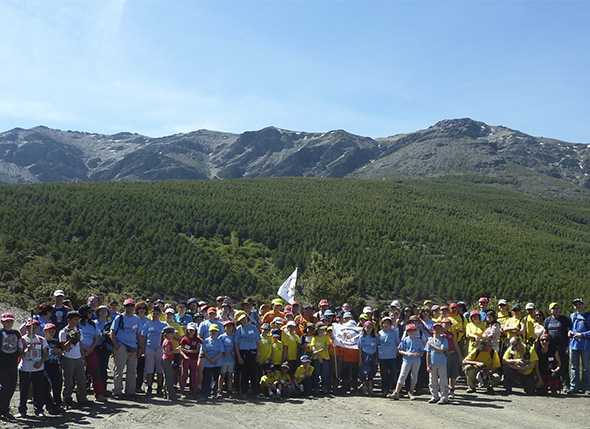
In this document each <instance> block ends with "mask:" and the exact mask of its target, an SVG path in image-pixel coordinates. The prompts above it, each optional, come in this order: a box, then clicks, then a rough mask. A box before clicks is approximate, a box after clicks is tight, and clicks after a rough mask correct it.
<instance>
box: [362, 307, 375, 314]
mask: <svg viewBox="0 0 590 429" xmlns="http://www.w3.org/2000/svg"><path fill="white" fill-rule="evenodd" d="M372 312H373V309H372V308H371V307H370V306H368V305H367V306H366V307H365V308H363V313H364V314H368V313H372Z"/></svg>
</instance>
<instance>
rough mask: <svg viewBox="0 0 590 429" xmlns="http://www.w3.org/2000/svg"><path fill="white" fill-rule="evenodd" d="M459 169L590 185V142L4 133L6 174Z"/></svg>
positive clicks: (492, 177)
mask: <svg viewBox="0 0 590 429" xmlns="http://www.w3.org/2000/svg"><path fill="white" fill-rule="evenodd" d="M273 176H277V177H280V176H317V177H356V178H366V179H382V178H407V177H441V176H460V177H469V178H472V179H473V178H477V180H480V181H484V182H493V183H500V184H508V185H510V186H512V187H515V188H520V189H525V190H533V191H535V192H558V193H559V192H562V191H563V190H564V189H568V190H570V191H571V190H572V189H574V190H575V192H584V193H585V192H586V191H583V190H584V189H587V190H588V189H590V145H586V144H581V143H568V142H564V141H560V140H556V139H551V138H545V137H533V136H531V135H528V134H525V133H522V132H520V131H516V130H512V129H509V128H506V127H503V126H492V125H488V124H485V123H483V122H479V121H474V120H472V119H469V118H464V119H448V120H442V121H440V122H437V123H436V124H434V125H432V126H430V127H428V128H426V129H424V130H419V131H416V132H413V133H408V134H398V135H393V136H390V137H384V138H376V139H374V138H370V137H363V136H359V135H355V134H351V133H348V132H346V131H344V130H334V131H329V132H325V133H309V132H298V131H289V130H284V129H280V128H276V127H267V128H263V129H261V130H258V131H247V132H244V133H242V134H232V133H225V132H217V131H209V130H198V131H193V132H188V133H180V134H174V135H170V136H166V137H158V138H151V137H147V136H144V135H140V134H136V133H130V132H121V133H117V134H112V135H105V134H96V133H87V132H79V131H62V130H57V129H51V128H47V127H44V126H38V127H35V128H30V129H22V128H14V129H12V130H9V131H5V132H3V133H0V182H9V183H33V182H77V181H122V180H148V181H151V180H191V179H229V178H250V177H273Z"/></svg>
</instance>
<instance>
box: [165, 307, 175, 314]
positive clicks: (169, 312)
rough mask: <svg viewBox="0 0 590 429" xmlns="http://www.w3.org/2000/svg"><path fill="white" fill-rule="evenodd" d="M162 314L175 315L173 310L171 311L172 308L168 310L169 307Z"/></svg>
mask: <svg viewBox="0 0 590 429" xmlns="http://www.w3.org/2000/svg"><path fill="white" fill-rule="evenodd" d="M164 313H166V314H174V313H176V311H174V309H173V308H170V307H168V308H167V309H166V310H165V311H164Z"/></svg>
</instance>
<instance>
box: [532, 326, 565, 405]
mask: <svg viewBox="0 0 590 429" xmlns="http://www.w3.org/2000/svg"><path fill="white" fill-rule="evenodd" d="M535 351H536V352H537V357H538V358H539V362H538V364H537V367H536V371H537V377H538V378H539V379H540V380H542V386H543V391H544V393H545V394H547V393H551V394H553V395H556V394H558V393H559V391H561V388H562V383H561V377H560V376H559V371H560V367H561V365H562V363H561V360H560V359H559V353H558V352H557V348H556V347H555V345H554V344H553V343H552V342H551V337H549V335H548V334H543V335H541V336H540V337H539V339H538V340H537V342H536V343H535Z"/></svg>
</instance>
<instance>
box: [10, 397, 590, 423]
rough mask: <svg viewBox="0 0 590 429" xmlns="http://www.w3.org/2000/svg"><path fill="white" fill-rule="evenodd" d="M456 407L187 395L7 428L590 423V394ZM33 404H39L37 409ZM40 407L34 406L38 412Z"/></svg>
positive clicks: (470, 401)
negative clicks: (199, 398) (203, 399)
mask: <svg viewBox="0 0 590 429" xmlns="http://www.w3.org/2000/svg"><path fill="white" fill-rule="evenodd" d="M457 396H458V397H457V399H456V400H455V401H454V404H453V405H431V404H427V403H426V401H427V400H428V399H429V397H428V396H427V395H422V396H421V397H419V399H418V400H417V401H415V402H410V401H408V400H407V399H406V400H400V401H398V402H394V401H392V400H389V399H384V398H365V397H352V398H351V397H332V398H319V399H292V400H289V401H287V402H283V403H280V404H279V403H276V402H271V401H249V402H246V401H240V400H232V399H226V400H223V401H218V402H195V401H192V400H181V401H180V402H179V403H176V404H174V405H169V404H168V403H166V402H165V401H163V400H161V399H153V400H151V402H149V403H148V402H146V401H142V400H140V402H135V403H133V402H127V401H114V400H111V401H109V402H108V403H107V404H106V405H98V404H97V405H96V407H94V408H93V409H92V410H88V411H79V410H71V411H68V412H67V414H66V415H65V416H59V417H46V418H44V419H39V418H35V417H30V418H29V419H28V420H26V421H21V422H19V423H18V424H17V425H16V426H15V425H14V424H10V425H8V424H5V423H0V428H14V427H58V428H77V427H93V428H108V429H115V428H125V429H132V428H144V427H148V426H149V427H158V426H160V425H166V427H167V428H191V427H197V426H199V427H215V428H230V427H231V428H248V429H252V428H269V427H272V428H273V429H281V428H294V427H306V428H307V427H321V428H322V429H326V428H342V427H355V428H370V427H371V428H375V427H387V428H404V429H412V428H429V429H431V428H436V427H443V428H444V427H449V426H450V424H451V423H452V425H453V426H454V427H472V425H473V423H477V424H478V426H479V427H482V426H483V427H489V428H496V427H502V428H509V427H518V428H519V429H525V428H534V429H540V428H551V429H557V428H568V429H571V428H576V429H578V428H590V413H589V412H588V411H589V410H590V398H585V397H577V398H543V397H525V396H517V395H513V396H510V397H504V396H500V395H495V396H488V395H483V394H482V395H467V394H464V392H462V391H461V392H459V395H457ZM31 408H32V407H31ZM31 411H32V410H31ZM441 425H442V426H441Z"/></svg>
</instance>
